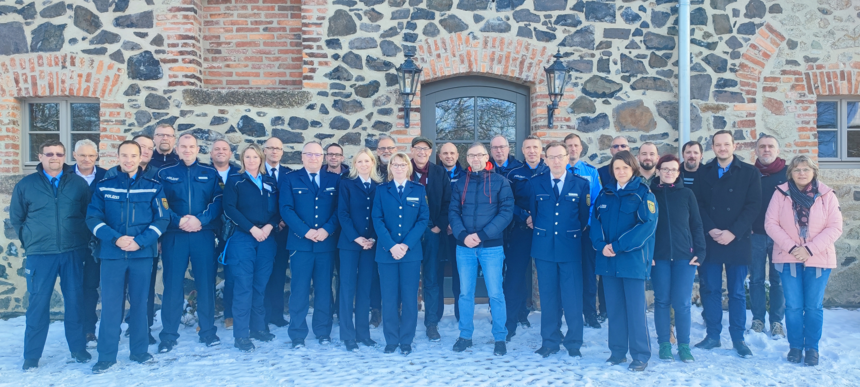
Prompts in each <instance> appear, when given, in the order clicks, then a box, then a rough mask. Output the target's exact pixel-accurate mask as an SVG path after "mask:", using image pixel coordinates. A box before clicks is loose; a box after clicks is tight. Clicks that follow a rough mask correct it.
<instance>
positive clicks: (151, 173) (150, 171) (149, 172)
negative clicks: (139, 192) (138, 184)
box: [91, 165, 158, 189]
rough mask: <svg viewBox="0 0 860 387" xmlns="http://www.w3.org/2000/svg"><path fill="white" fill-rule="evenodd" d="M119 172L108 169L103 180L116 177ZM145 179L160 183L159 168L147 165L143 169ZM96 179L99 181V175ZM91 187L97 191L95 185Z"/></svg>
mask: <svg viewBox="0 0 860 387" xmlns="http://www.w3.org/2000/svg"><path fill="white" fill-rule="evenodd" d="M117 171H120V170H119V169H117V168H111V169H108V170H107V171H105V174H104V177H102V179H107V178H109V177H114V176H116V175H117ZM120 173H121V171H120ZM143 177H145V178H147V179H150V180H156V181H158V168H156V167H153V166H152V165H147V166H146V168H144V169H143ZM96 179H98V175H96ZM97 181H101V180H97ZM91 187H92V188H93V189H95V184H93V185H92V186H91Z"/></svg>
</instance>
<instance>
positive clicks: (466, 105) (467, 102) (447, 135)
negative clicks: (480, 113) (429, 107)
mask: <svg viewBox="0 0 860 387" xmlns="http://www.w3.org/2000/svg"><path fill="white" fill-rule="evenodd" d="M474 125H475V99H474V98H473V97H466V98H453V99H449V100H445V101H442V102H438V103H436V139H437V140H455V141H456V140H461V141H471V140H474V139H475V132H474ZM461 156H463V157H465V156H464V155H463V154H462V152H461Z"/></svg>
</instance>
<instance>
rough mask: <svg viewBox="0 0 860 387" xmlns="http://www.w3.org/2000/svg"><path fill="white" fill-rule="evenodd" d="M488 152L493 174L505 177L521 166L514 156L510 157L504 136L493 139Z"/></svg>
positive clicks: (509, 147) (509, 145)
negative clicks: (490, 157) (490, 154)
mask: <svg viewBox="0 0 860 387" xmlns="http://www.w3.org/2000/svg"><path fill="white" fill-rule="evenodd" d="M490 150H491V151H492V156H493V158H492V161H493V172H496V173H498V174H500V175H502V176H507V175H508V174H509V173H511V171H513V170H514V169H517V168H519V167H522V166H523V163H521V162H520V161H519V160H517V159H516V158H515V157H514V156H511V144H510V143H509V142H508V139H507V137H505V136H502V135H497V136H495V137H493V139H492V140H490ZM467 161H468V160H467Z"/></svg>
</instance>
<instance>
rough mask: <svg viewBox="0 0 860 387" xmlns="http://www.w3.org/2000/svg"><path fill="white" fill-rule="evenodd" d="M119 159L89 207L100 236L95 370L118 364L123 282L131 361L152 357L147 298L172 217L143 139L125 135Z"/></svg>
mask: <svg viewBox="0 0 860 387" xmlns="http://www.w3.org/2000/svg"><path fill="white" fill-rule="evenodd" d="M118 153H119V163H120V165H119V166H117V167H115V168H113V169H114V170H115V171H116V172H117V173H114V174H113V177H110V178H107V179H104V180H102V181H101V182H99V184H98V187H97V188H96V194H95V195H93V199H92V202H91V203H90V205H89V207H88V209H87V228H88V229H89V230H92V232H93V234H94V235H95V236H96V237H97V238H98V239H99V240H100V241H101V244H100V248H99V249H98V250H99V251H98V257H99V259H100V260H101V265H102V270H101V276H102V278H101V283H102V299H103V300H104V302H102V322H101V325H100V326H99V337H101V338H102V340H101V341H100V342H99V345H98V347H99V361H98V362H97V363H96V364H95V365H94V366H93V373H96V374H100V373H103V372H106V371H107V370H108V369H110V368H111V367H112V366H113V365H115V364H116V357H117V347H118V344H119V339H120V332H121V331H122V328H120V324H121V323H122V310H123V306H124V305H125V284H126V282H127V283H128V300H129V304H130V305H131V309H132V312H130V313H129V321H128V325H129V331H130V346H131V356H129V358H130V359H131V360H132V361H135V362H138V363H141V364H143V363H150V362H153V361H154V359H153V357H152V355H150V354H149V353H148V350H147V347H148V346H149V338H148V336H149V329H148V328H149V327H148V325H147V323H146V319H147V317H146V299H147V292H148V290H149V281H150V274H151V271H152V257H155V256H156V255H158V238H159V237H161V234H162V233H164V231H165V230H166V229H167V224H168V222H169V221H170V218H169V217H168V214H167V208H166V204H167V200H166V199H165V197H164V191H163V189H162V187H161V184H159V183H158V182H157V181H156V180H154V179H149V178H147V177H145V176H144V174H143V169H141V168H140V166H139V165H140V145H139V144H138V143H136V142H134V141H124V142H123V143H122V144H120V146H119V151H118Z"/></svg>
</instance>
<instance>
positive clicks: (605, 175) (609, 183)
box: [592, 164, 618, 199]
mask: <svg viewBox="0 0 860 387" xmlns="http://www.w3.org/2000/svg"><path fill="white" fill-rule="evenodd" d="M597 176H599V177H600V185H602V186H604V187H615V185H616V184H617V183H618V181H617V180H615V178H614V177H612V174H611V173H609V164H607V165H604V166H602V167H600V168H597ZM592 199H594V198H592Z"/></svg>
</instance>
